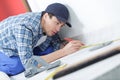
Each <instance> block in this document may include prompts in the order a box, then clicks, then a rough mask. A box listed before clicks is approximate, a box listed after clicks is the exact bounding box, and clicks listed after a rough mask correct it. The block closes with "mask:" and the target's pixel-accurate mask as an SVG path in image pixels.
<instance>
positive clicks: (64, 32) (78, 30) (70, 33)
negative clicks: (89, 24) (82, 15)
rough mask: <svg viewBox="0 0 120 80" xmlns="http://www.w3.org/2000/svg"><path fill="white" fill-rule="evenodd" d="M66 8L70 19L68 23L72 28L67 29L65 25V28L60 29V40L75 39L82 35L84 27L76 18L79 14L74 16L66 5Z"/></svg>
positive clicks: (72, 11)
mask: <svg viewBox="0 0 120 80" xmlns="http://www.w3.org/2000/svg"><path fill="white" fill-rule="evenodd" d="M66 6H67V8H68V10H69V12H70V17H69V20H68V22H70V23H71V25H72V27H71V28H69V27H68V26H67V25H65V27H62V28H61V31H60V36H61V37H62V38H64V37H71V38H75V36H77V35H80V34H82V31H83V27H84V25H83V24H82V22H80V20H79V18H78V15H79V13H77V14H76V13H75V12H74V10H73V9H72V8H71V7H70V6H68V5H66ZM82 37H83V36H82V35H81V38H82Z"/></svg>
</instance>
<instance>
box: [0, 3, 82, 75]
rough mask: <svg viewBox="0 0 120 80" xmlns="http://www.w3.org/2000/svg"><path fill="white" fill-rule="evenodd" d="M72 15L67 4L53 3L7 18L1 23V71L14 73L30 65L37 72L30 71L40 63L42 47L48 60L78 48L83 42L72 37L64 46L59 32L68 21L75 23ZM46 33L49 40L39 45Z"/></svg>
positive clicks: (45, 58) (36, 68)
mask: <svg viewBox="0 0 120 80" xmlns="http://www.w3.org/2000/svg"><path fill="white" fill-rule="evenodd" d="M68 17H69V12H68V9H67V8H66V7H65V6H64V5H63V4H60V3H53V4H51V5H49V6H48V7H47V8H46V10H45V11H43V12H38V13H33V12H30V13H25V14H21V15H17V16H12V17H9V18H7V19H5V20H3V21H2V22H1V23H0V71H3V72H5V73H6V74H8V75H10V76H11V75H16V74H19V73H20V72H23V71H24V70H25V71H29V70H28V69H30V70H31V71H32V72H34V73H31V74H28V75H33V74H36V72H37V70H38V69H39V66H40V64H39V59H40V56H35V54H36V55H38V53H37V52H38V51H39V52H40V53H39V55H41V58H43V59H44V60H45V61H47V62H52V61H55V60H56V59H59V58H61V57H63V56H66V55H69V54H71V53H74V52H76V51H78V50H79V49H80V47H81V46H83V43H81V42H80V41H78V40H72V41H70V42H69V43H68V44H66V45H65V46H64V47H63V48H61V49H60V45H61V41H60V38H59V35H58V34H57V33H58V32H59V31H60V28H61V27H62V26H64V25H65V24H67V25H68V26H69V27H71V25H70V23H68V22H67V20H68ZM43 36H47V38H46V40H45V41H43V42H41V44H39V45H37V42H38V40H39V39H41V38H42V37H43ZM36 45H37V46H36ZM46 51H48V52H46ZM42 52H43V53H42ZM47 53H50V54H47ZM42 54H43V55H42ZM45 54H47V55H45ZM21 63H22V64H21ZM28 65H29V66H28Z"/></svg>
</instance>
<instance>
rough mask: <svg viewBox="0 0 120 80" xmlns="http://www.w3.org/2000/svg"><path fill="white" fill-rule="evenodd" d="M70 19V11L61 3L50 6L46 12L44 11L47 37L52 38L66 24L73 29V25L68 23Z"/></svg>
mask: <svg viewBox="0 0 120 80" xmlns="http://www.w3.org/2000/svg"><path fill="white" fill-rule="evenodd" d="M68 18H69V11H68V9H67V8H66V6H64V5H63V4H61V3H53V4H50V5H48V7H47V8H46V9H45V11H43V17H42V20H43V23H42V27H43V29H44V31H45V32H46V34H47V35H49V36H52V35H54V34H56V33H57V32H58V31H59V30H60V28H61V27H62V26H64V25H65V24H67V25H68V26H69V27H71V24H70V23H68V22H67V21H68Z"/></svg>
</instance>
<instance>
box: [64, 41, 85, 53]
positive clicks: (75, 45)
mask: <svg viewBox="0 0 120 80" xmlns="http://www.w3.org/2000/svg"><path fill="white" fill-rule="evenodd" d="M81 46H84V44H83V43H82V42H80V41H79V40H73V39H69V42H68V44H66V45H65V47H64V48H63V50H64V52H65V54H66V55H68V54H71V53H74V52H76V51H78V50H79V49H80V47H81Z"/></svg>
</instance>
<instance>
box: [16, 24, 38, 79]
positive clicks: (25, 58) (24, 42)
mask: <svg viewBox="0 0 120 80" xmlns="http://www.w3.org/2000/svg"><path fill="white" fill-rule="evenodd" d="M15 37H16V42H17V48H18V54H19V57H20V59H21V62H22V64H23V66H24V68H25V72H26V73H25V75H26V76H30V77H31V76H33V75H34V74H36V73H37V72H38V70H37V69H38V68H37V65H38V62H39V61H38V60H36V59H35V57H34V56H33V49H32V37H33V34H32V31H31V30H30V29H28V28H26V27H25V25H18V26H17V27H16V31H15ZM38 58H40V57H38Z"/></svg>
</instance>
